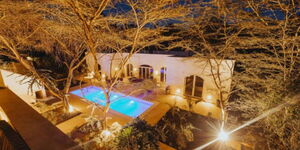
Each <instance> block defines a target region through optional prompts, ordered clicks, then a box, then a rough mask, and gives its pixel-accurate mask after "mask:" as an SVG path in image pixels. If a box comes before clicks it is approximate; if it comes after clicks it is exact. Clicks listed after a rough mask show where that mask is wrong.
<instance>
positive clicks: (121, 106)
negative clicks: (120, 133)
mask: <svg viewBox="0 0 300 150" xmlns="http://www.w3.org/2000/svg"><path fill="white" fill-rule="evenodd" d="M71 93H72V94H74V95H77V96H80V97H82V98H85V99H87V100H89V101H91V102H94V103H98V104H100V105H102V106H105V105H106V103H105V95H104V93H103V91H102V90H101V89H100V88H98V87H95V86H88V87H84V88H82V89H78V90H74V91H72V92H71ZM110 97H111V104H110V109H112V110H114V111H117V112H119V113H122V114H124V115H127V116H130V117H133V118H135V117H137V116H139V115H140V114H142V113H143V112H144V111H146V110H147V109H148V108H150V107H151V106H152V105H153V103H151V102H148V101H144V100H141V99H138V98H134V97H131V96H125V95H123V94H120V93H115V92H110Z"/></svg>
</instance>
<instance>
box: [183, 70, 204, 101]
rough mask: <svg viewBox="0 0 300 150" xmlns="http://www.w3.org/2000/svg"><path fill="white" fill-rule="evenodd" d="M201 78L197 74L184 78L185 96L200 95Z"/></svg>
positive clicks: (201, 87)
mask: <svg viewBox="0 0 300 150" xmlns="http://www.w3.org/2000/svg"><path fill="white" fill-rule="evenodd" d="M202 92H203V79H202V78H201V77H199V76H195V75H191V76H188V77H186V78H185V91H184V94H185V95H186V96H193V97H202Z"/></svg>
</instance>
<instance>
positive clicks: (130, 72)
mask: <svg viewBox="0 0 300 150" xmlns="http://www.w3.org/2000/svg"><path fill="white" fill-rule="evenodd" d="M126 75H127V77H132V76H133V65H132V64H127V65H126Z"/></svg>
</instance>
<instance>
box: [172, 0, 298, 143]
mask: <svg viewBox="0 0 300 150" xmlns="http://www.w3.org/2000/svg"><path fill="white" fill-rule="evenodd" d="M205 5H207V7H202V6H200V7H198V6H195V14H196V15H195V16H194V17H191V18H187V22H186V24H184V25H183V26H178V27H179V28H180V29H181V30H180V32H178V33H176V34H177V35H180V36H181V37H183V38H182V42H175V43H174V46H179V47H182V48H184V49H185V50H190V51H193V52H194V53H195V56H196V57H198V58H199V59H211V60H220V61H223V60H226V59H233V60H236V65H235V70H234V73H233V77H232V78H231V79H230V80H232V81H233V82H232V91H231V92H230V93H229V94H230V95H229V99H228V100H229V101H230V103H229V104H228V103H226V102H227V100H224V102H223V103H224V106H225V107H227V112H229V115H228V117H229V120H228V121H232V120H237V122H231V123H236V126H238V124H240V123H241V122H244V121H247V120H250V119H253V118H255V117H257V116H258V115H260V114H262V113H263V112H264V111H266V110H268V109H270V108H273V107H275V106H277V105H279V104H283V103H289V102H290V101H291V99H293V97H294V95H297V93H299V90H298V91H297V89H299V76H300V73H299V69H300V57H299V56H300V55H299V54H300V53H299V48H300V45H299V43H300V41H299V40H300V37H299V33H300V24H299V23H300V20H299V18H300V17H299V2H296V1H284V2H283V1H272V0H266V1H255V0H246V1H223V0H216V1H210V2H207V3H206V4H205ZM187 26H188V27H187ZM218 76H219V75H218V74H216V77H218ZM216 79H217V80H215V81H218V82H219V81H220V80H219V79H218V78H216ZM218 84H219V85H222V82H219V83H216V86H218ZM220 87H222V86H220ZM221 90H222V89H221ZM221 93H222V92H221ZM220 96H222V94H220ZM225 107H224V108H225ZM298 114H299V107H298V104H297V105H290V106H288V107H285V108H284V109H283V110H281V111H279V112H277V113H276V114H274V115H272V116H269V117H267V118H266V119H263V120H260V121H259V122H258V123H256V124H254V125H252V126H250V127H248V128H249V129H251V131H253V132H252V133H253V134H257V133H259V132H260V133H264V134H261V137H263V138H262V139H265V140H266V141H265V142H264V144H265V143H267V146H268V148H269V149H299V147H298V146H299V142H297V140H295V139H298V138H299V136H300V134H299V123H296V122H299V117H297V115H298ZM246 141H247V140H246ZM298 141H299V140H298Z"/></svg>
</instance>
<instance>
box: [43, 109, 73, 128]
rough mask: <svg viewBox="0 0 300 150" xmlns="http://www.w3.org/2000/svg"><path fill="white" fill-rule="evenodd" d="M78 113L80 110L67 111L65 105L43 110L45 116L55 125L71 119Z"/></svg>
mask: <svg viewBox="0 0 300 150" xmlns="http://www.w3.org/2000/svg"><path fill="white" fill-rule="evenodd" d="M78 114H79V112H72V113H69V112H65V111H64V108H63V107H58V108H55V109H52V110H48V111H46V112H43V113H42V114H41V115H42V116H43V117H45V118H46V119H48V120H49V121H50V122H51V123H53V124H54V125H57V124H59V123H62V122H64V121H66V120H68V119H71V118H72V117H75V116H76V115H78Z"/></svg>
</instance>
